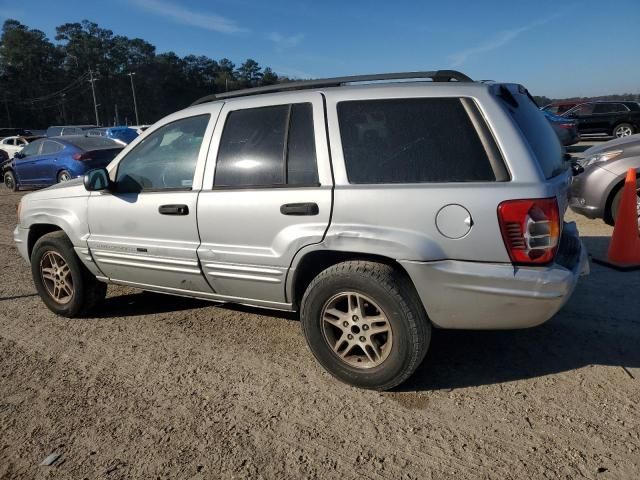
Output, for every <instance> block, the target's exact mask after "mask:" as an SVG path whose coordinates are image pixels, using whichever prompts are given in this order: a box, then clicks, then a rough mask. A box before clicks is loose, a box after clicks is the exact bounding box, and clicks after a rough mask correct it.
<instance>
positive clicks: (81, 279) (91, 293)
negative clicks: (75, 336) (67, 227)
mask: <svg viewBox="0 0 640 480" xmlns="http://www.w3.org/2000/svg"><path fill="white" fill-rule="evenodd" d="M52 258H53V259H54V260H55V264H56V265H57V266H58V267H60V266H61V265H62V264H65V265H66V266H67V267H68V268H67V269H64V268H59V269H56V268H54V267H53V266H52V265H53V262H52V261H51V259H52ZM43 269H44V271H43ZM56 271H58V272H59V271H66V272H67V274H66V275H64V273H63V274H62V275H58V273H56ZM31 275H32V276H33V282H34V283H35V286H36V290H37V291H38V294H39V295H40V298H41V299H42V301H43V302H44V304H45V305H46V306H47V307H48V308H49V310H51V311H52V312H54V313H56V314H58V315H62V316H63V317H69V318H72V317H80V316H83V315H85V314H87V313H88V312H89V311H91V309H92V308H93V307H95V306H96V305H97V304H98V303H99V302H100V301H102V300H103V299H104V297H105V295H106V293H107V285H106V283H102V282H99V281H98V280H96V278H95V277H94V276H93V275H92V274H91V272H89V270H87V268H86V267H85V266H84V265H83V264H82V262H81V261H80V259H79V258H78V256H77V255H76V253H75V251H74V250H73V245H72V243H71V241H70V240H69V238H68V237H67V236H66V235H65V233H64V232H61V231H58V232H52V233H48V234H46V235H43V236H42V237H41V238H40V239H39V240H38V241H37V242H36V244H35V246H34V247H33V253H32V254H31ZM52 277H53V278H52ZM56 279H57V280H58V281H59V282H61V281H62V280H65V279H66V282H64V283H66V284H67V285H69V284H70V285H71V289H70V291H71V293H69V290H68V289H64V288H57V289H56V288H55V285H56V283H55V282H56ZM56 292H58V298H59V299H56V298H55V295H54V294H55V293H56ZM60 292H62V295H64V298H60V295H61V293H60Z"/></svg>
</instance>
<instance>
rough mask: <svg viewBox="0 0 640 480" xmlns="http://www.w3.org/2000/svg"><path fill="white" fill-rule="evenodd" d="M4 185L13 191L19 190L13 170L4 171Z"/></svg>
mask: <svg viewBox="0 0 640 480" xmlns="http://www.w3.org/2000/svg"><path fill="white" fill-rule="evenodd" d="M3 180H4V186H5V187H7V188H8V189H9V190H10V191H12V192H17V191H18V182H16V176H15V174H14V173H13V171H12V170H7V171H6V172H4V179H3Z"/></svg>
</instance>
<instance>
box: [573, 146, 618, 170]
mask: <svg viewBox="0 0 640 480" xmlns="http://www.w3.org/2000/svg"><path fill="white" fill-rule="evenodd" d="M622 152H623V150H611V151H608V152H602V153H596V154H595V155H591V156H590V157H587V158H583V159H582V161H580V162H578V163H580V165H582V166H583V167H588V166H589V165H593V164H594V163H601V162H608V161H609V160H613V159H614V158H618V157H619V156H620V155H622Z"/></svg>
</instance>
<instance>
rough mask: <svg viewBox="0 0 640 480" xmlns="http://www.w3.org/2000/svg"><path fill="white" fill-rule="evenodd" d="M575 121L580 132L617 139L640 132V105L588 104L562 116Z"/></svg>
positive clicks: (635, 103) (631, 103)
mask: <svg viewBox="0 0 640 480" xmlns="http://www.w3.org/2000/svg"><path fill="white" fill-rule="evenodd" d="M562 116H563V117H565V118H571V119H575V120H576V121H577V123H578V132H579V133H580V135H583V134H601V135H610V136H614V137H617V138H620V137H626V136H629V135H633V134H634V133H636V132H638V131H640V104H638V103H637V102H602V101H597V102H586V103H582V104H580V105H577V106H576V107H574V108H572V109H571V110H568V111H567V112H565V113H563V114H562Z"/></svg>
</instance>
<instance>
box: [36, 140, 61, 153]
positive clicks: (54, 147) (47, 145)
mask: <svg viewBox="0 0 640 480" xmlns="http://www.w3.org/2000/svg"><path fill="white" fill-rule="evenodd" d="M63 148H64V147H63V146H62V145H61V144H59V143H58V142H52V141H51V140H45V141H44V143H43V144H42V150H41V151H40V154H41V155H53V154H56V153H58V152H61V151H62V149H63Z"/></svg>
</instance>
